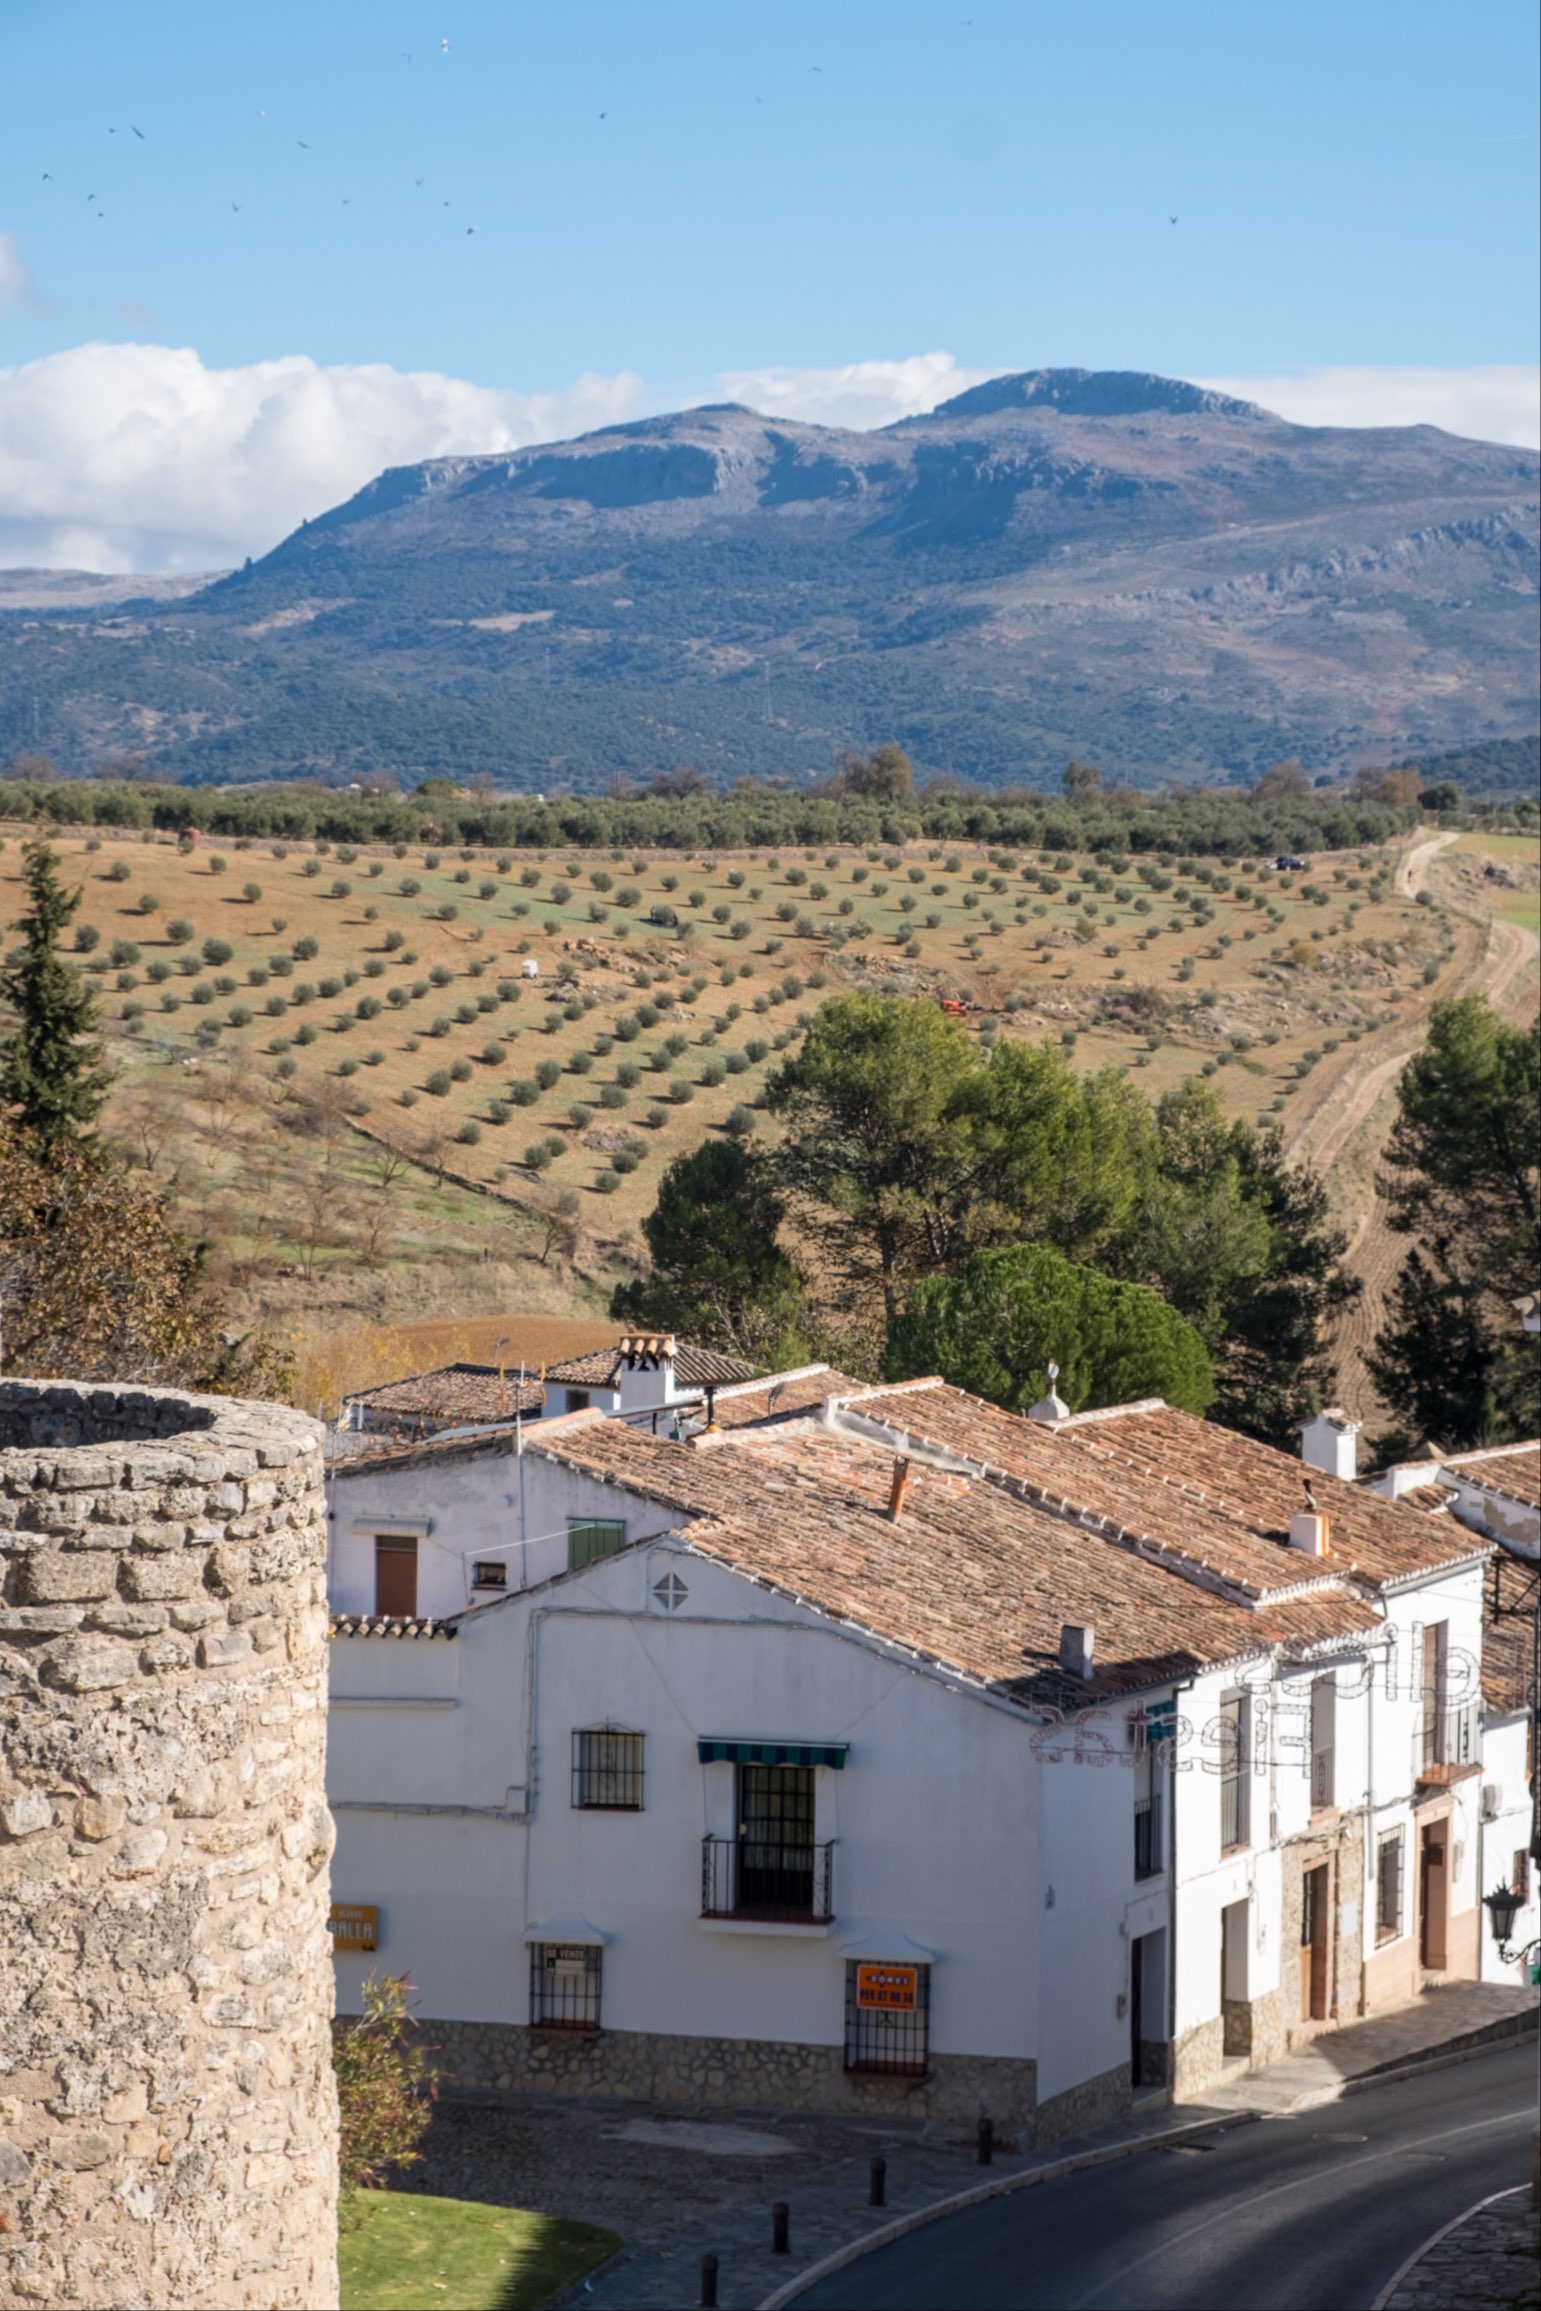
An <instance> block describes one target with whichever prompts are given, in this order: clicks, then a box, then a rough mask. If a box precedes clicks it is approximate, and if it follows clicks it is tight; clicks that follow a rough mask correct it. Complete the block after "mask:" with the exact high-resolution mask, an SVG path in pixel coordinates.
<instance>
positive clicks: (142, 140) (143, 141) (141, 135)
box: [128, 121, 150, 144]
mask: <svg viewBox="0 0 1541 2311" xmlns="http://www.w3.org/2000/svg"><path fill="white" fill-rule="evenodd" d="M128 125H129V127H130V128H133V129H134V134H135V136H137V137H138V139H139V141H140V143H141V144H148V143H149V141H150V140H149V138H148V137H147V136H146V135H145V133H144V130H143V129H142V128H134V124H133V122H132V121H130V122H129V124H128Z"/></svg>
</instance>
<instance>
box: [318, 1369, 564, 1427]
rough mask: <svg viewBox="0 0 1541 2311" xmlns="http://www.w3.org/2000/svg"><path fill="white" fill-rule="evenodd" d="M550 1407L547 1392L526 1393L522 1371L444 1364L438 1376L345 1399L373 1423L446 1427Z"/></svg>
mask: <svg viewBox="0 0 1541 2311" xmlns="http://www.w3.org/2000/svg"><path fill="white" fill-rule="evenodd" d="M545 1401H546V1399H545V1394H544V1391H543V1390H542V1389H541V1388H539V1387H538V1386H537V1385H536V1384H535V1383H534V1382H533V1381H527V1382H526V1383H525V1384H524V1385H523V1386H522V1387H521V1385H520V1381H519V1375H518V1373H517V1371H515V1372H512V1373H510V1372H509V1371H508V1370H507V1368H506V1367H505V1368H504V1370H503V1373H502V1375H501V1377H500V1375H499V1370H498V1367H497V1365H495V1364H442V1365H440V1366H439V1368H438V1370H437V1371H434V1372H415V1373H413V1374H412V1375H411V1377H410V1378H409V1379H406V1380H388V1381H386V1382H385V1383H384V1385H383V1386H382V1387H380V1388H361V1389H358V1390H356V1391H355V1392H354V1394H353V1395H351V1396H347V1397H344V1399H343V1402H344V1403H345V1404H357V1405H359V1406H361V1407H362V1409H363V1411H364V1413H365V1415H366V1417H367V1418H368V1419H369V1420H370V1421H371V1422H372V1423H373V1422H380V1423H385V1422H389V1421H394V1420H399V1421H401V1422H402V1423H403V1424H406V1423H410V1422H414V1421H417V1422H424V1421H432V1422H434V1423H435V1424H437V1425H439V1426H442V1427H449V1426H458V1425H459V1424H460V1423H461V1422H463V1421H472V1420H500V1419H506V1418H507V1417H508V1415H509V1414H510V1413H512V1412H539V1411H540V1409H541V1407H542V1406H543V1405H544V1403H545Z"/></svg>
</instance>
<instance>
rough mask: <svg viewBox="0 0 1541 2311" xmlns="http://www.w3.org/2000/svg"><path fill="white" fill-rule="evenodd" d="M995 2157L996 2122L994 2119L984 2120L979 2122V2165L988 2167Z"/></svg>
mask: <svg viewBox="0 0 1541 2311" xmlns="http://www.w3.org/2000/svg"><path fill="white" fill-rule="evenodd" d="M994 2157H995V2122H994V2120H993V2119H988V2118H982V2119H981V2120H980V2122H979V2163H980V2165H981V2166H982V2167H987V2166H989V2165H990V2163H991V2161H992V2160H993V2159H994Z"/></svg>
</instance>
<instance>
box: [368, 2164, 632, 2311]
mask: <svg viewBox="0 0 1541 2311" xmlns="http://www.w3.org/2000/svg"><path fill="white" fill-rule="evenodd" d="M619 2245H620V2240H619V2239H618V2238H617V2237H616V2235H615V2233H614V2232H613V2231H601V2230H598V2229H596V2228H595V2226H594V2225H593V2224H592V2223H568V2222H563V2221H561V2220H560V2219H559V2218H558V2217H557V2216H555V2215H532V2214H527V2213H525V2212H524V2211H523V2210H522V2209H520V2208H517V2207H488V2206H484V2205H482V2203H481V2202H480V2201H479V2200H475V2199H431V2198H425V2197H420V2196H419V2195H418V2194H417V2193H416V2192H413V2191H360V2192H359V2193H358V2195H357V2197H356V2198H355V2199H354V2200H353V2202H352V2205H351V2206H350V2207H348V2208H347V2209H345V2211H344V2214H343V2219H342V2224H341V2229H340V2233H339V2237H338V2242H337V2260H338V2265H339V2270H340V2275H341V2282H342V2284H341V2294H342V2311H423V2307H424V2306H425V2305H427V2304H434V2303H441V2304H443V2305H444V2307H445V2311H537V2306H538V2305H540V2304H542V2303H549V2302H550V2301H551V2298H552V2297H553V2296H554V2295H558V2294H560V2293H561V2291H562V2289H563V2288H564V2287H568V2286H571V2284H572V2282H573V2281H574V2280H575V2279H580V2278H582V2276H583V2274H584V2272H585V2271H591V2270H592V2269H593V2268H594V2266H595V2264H596V2263H602V2262H603V2261H604V2259H605V2257H606V2256H607V2255H611V2254H613V2253H614V2252H615V2249H616V2248H617V2247H618V2246H619Z"/></svg>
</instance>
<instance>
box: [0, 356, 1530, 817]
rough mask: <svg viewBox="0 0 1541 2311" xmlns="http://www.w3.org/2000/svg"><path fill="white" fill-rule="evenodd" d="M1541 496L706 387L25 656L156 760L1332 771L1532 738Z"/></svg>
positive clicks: (463, 767)
mask: <svg viewBox="0 0 1541 2311" xmlns="http://www.w3.org/2000/svg"><path fill="white" fill-rule="evenodd" d="M1538 494H1541V464H1538V460H1537V459H1536V457H1535V456H1534V455H1533V454H1532V453H1530V452H1528V451H1522V450H1516V449H1513V448H1510V447H1507V446H1505V445H1503V444H1495V443H1483V442H1474V441H1468V440H1466V439H1464V438H1463V437H1461V436H1458V435H1451V434H1446V433H1443V432H1441V431H1439V430H1438V429H1437V428H1433V427H1402V428H1398V427H1389V428H1377V429H1374V430H1373V431H1371V432H1368V433H1366V432H1361V431H1359V430H1358V429H1349V428H1332V427H1301V426H1295V425H1292V424H1290V423H1289V422H1288V421H1287V420H1285V419H1283V418H1280V417H1278V416H1276V415H1274V414H1273V413H1272V412H1270V411H1267V410H1265V409H1263V408H1261V407H1260V406H1258V405H1256V404H1254V403H1250V402H1244V401H1239V400H1236V399H1234V398H1233V397H1231V396H1228V395H1224V394H1217V393H1215V392H1213V391H1211V390H1210V389H1209V388H1205V387H1200V386H1194V385H1191V384H1188V383H1187V382H1185V381H1184V380H1181V379H1165V378H1160V377H1157V376H1155V375H1153V374H1150V373H1146V372H1142V371H1087V370H1074V369H1054V370H1036V371H1026V372H1021V373H1018V374H1013V375H1010V376H1006V377H1001V378H994V379H990V380H988V381H986V383H985V384H983V385H981V386H976V387H971V388H969V389H968V390H967V391H966V392H964V393H962V394H959V395H955V396H954V397H953V398H952V400H951V401H950V402H947V403H944V404H942V406H941V407H940V408H939V409H936V410H933V411H930V412H928V413H926V414H924V415H922V416H916V417H908V418H902V419H899V420H896V421H895V422H894V423H892V424H891V425H888V426H885V427H882V428H880V429H876V430H873V431H867V432H861V431H855V430H851V429H844V428H838V427H826V426H820V425H817V424H813V423H811V422H809V421H807V420H796V419H783V418H779V417H776V416H767V415H764V414H762V413H760V412H757V411H754V410H751V409H749V408H747V407H746V406H745V405H743V404H740V403H718V404H714V405H706V406H703V407H700V408H696V409H691V410H682V411H675V412H669V413H664V414H661V415H658V416H653V417H648V418H641V419H636V420H633V421H629V422H628V423H626V424H622V425H612V426H606V427H600V428H596V429H595V430H593V431H591V432H589V433H586V434H584V435H581V436H578V437H576V438H575V439H574V440H572V441H568V442H554V443H553V442H546V443H535V444H531V445H529V446H527V447H525V448H521V449H517V450H511V451H501V452H495V453H487V454H482V455H476V456H465V455H457V456H450V457H443V458H436V459H430V460H424V461H421V462H419V463H416V464H412V465H405V466H398V467H390V468H387V469H385V470H384V471H383V472H382V473H380V474H378V475H377V476H375V477H374V479H373V480H372V481H370V482H368V483H367V484H365V486H364V487H363V488H362V489H361V490H359V491H357V492H355V493H354V495H353V496H352V497H350V498H349V499H347V500H345V501H344V502H342V503H341V504H339V505H337V506H334V507H332V508H330V509H328V511H327V512H326V513H324V514H322V515H321V516H319V517H318V518H317V519H315V520H313V521H310V522H308V523H305V524H302V525H301V527H300V528H299V529H297V530H295V531H294V532H292V533H291V534H290V535H289V536H288V537H287V538H285V539H284V540H282V541H281V542H280V544H279V545H278V546H277V547H275V548H274V549H273V551H272V552H271V553H269V554H267V555H264V556H263V557H262V558H261V559H260V560H258V561H255V562H253V563H251V564H250V565H249V566H248V567H247V568H246V569H244V570H240V571H235V572H232V573H230V574H229V575H227V576H225V577H223V578H220V579H218V580H217V581H215V583H213V584H212V585H210V586H208V587H206V588H204V589H203V590H202V591H201V592H198V593H195V594H193V595H191V596H189V597H187V598H185V599H182V600H178V601H173V602H159V603H157V602H150V603H146V604H144V605H132V604H120V605H119V606H118V609H117V612H116V614H115V619H114V618H108V617H106V616H105V615H104V616H102V617H100V618H97V619H95V620H94V621H93V619H92V616H91V614H90V612H89V611H88V610H87V611H75V612H66V611H62V610H61V611H59V612H57V613H55V614H54V615H52V616H51V617H49V616H45V617H43V618H41V619H34V620H33V621H32V634H31V639H30V644H29V657H28V665H27V677H28V679H29V680H30V681H31V683H32V685H33V687H32V689H31V693H30V695H31V697H32V698H33V699H38V698H39V696H40V695H41V690H40V686H39V682H38V677H39V675H40V674H42V675H44V676H45V678H46V682H47V697H48V703H49V707H50V709H51V712H52V715H53V726H54V727H55V728H56V729H60V730H62V731H63V732H64V733H65V735H66V737H67V739H68V741H69V742H70V743H72V744H73V745H74V746H76V747H77V748H79V749H80V750H81V751H82V752H86V753H89V752H90V751H91V750H93V749H94V750H96V751H97V752H98V753H100V752H102V751H107V750H110V749H114V748H116V749H121V748H123V747H125V746H129V747H133V746H140V747H144V746H146V745H147V746H148V749H149V751H150V752H151V755H152V759H153V762H154V764H155V767H156V768H157V769H160V770H163V771H165V772H166V773H167V774H168V775H172V776H190V775H204V776H212V777H215V778H229V777H249V776H264V775H285V774H290V775H292V774H295V773H299V772H318V773H319V774H320V775H323V776H329V777H352V776H357V775H358V773H359V770H360V769H361V768H369V769H380V768H389V769H392V770H395V771H398V772H401V773H412V772H421V771H425V770H427V771H434V770H443V771H450V772H454V773H460V774H469V773H476V772H483V773H489V774H491V775H492V776H494V778H497V779H500V780H502V781H503V782H506V783H509V784H512V785H524V786H539V785H549V784H552V783H554V782H557V781H561V782H563V783H570V784H574V785H577V786H578V787H580V789H581V788H600V787H603V786H605V785H606V784H608V783H609V782H610V781H611V780H612V779H613V778H614V777H615V776H617V775H620V774H626V775H633V776H634V775H638V774H645V773H646V772H647V771H648V770H650V769H653V768H658V767H672V766H673V764H675V763H676V762H678V761H680V760H693V761H695V762H697V763H698V764H699V766H700V767H701V768H702V769H704V770H706V771H707V772H708V773H709V774H710V775H713V776H716V777H719V778H720V777H732V776H736V775H743V774H744V773H746V772H748V773H750V774H752V775H762V776H763V775H790V776H793V777H804V776H807V775H810V774H814V773H817V772H822V771H823V770H825V769H827V767H828V764H829V762H830V760H831V759H832V757H833V756H834V754H835V753H836V752H838V750H839V749H840V748H841V747H842V746H847V745H854V746H865V745H871V744H875V743H879V742H880V741H882V740H884V739H888V738H897V739H898V740H900V742H901V743H903V744H905V745H906V746H907V747H908V748H909V750H910V752H911V753H912V755H913V756H914V757H915V759H916V761H917V764H918V765H919V767H920V768H921V769H922V771H954V772H957V773H959V774H961V775H964V776H968V777H970V778H974V779H978V780H981V781H983V782H984V783H986V784H990V783H1003V782H1008V781H1011V780H1016V781H1019V782H1028V783H1041V782H1043V781H1046V780H1048V779H1050V778H1053V777H1055V776H1057V774H1058V771H1059V770H1060V769H1061V768H1062V767H1063V762H1064V758H1065V756H1066V754H1068V753H1069V752H1071V751H1078V752H1082V753H1092V754H1095V755H1097V756H1098V758H1099V759H1100V760H1101V761H1102V763H1103V766H1104V768H1105V769H1107V770H1108V771H1110V772H1112V773H1114V774H1116V775H1118V776H1120V777H1123V778H1126V779H1130V780H1132V781H1134V782H1135V783H1152V782H1156V781H1163V780H1166V779H1169V778H1172V777H1177V778H1194V777H1215V776H1225V775H1227V774H1235V775H1242V776H1247V775H1251V774H1253V773H1255V771H1256V770H1257V769H1258V768H1259V767H1261V766H1262V765H1263V764H1264V763H1265V762H1266V761H1268V760H1273V759H1276V758H1277V757H1278V756H1280V755H1284V754H1298V755H1300V756H1301V757H1302V759H1304V760H1305V761H1306V762H1307V764H1308V767H1310V768H1313V769H1316V770H1320V771H1332V770H1336V769H1339V768H1342V767H1344V766H1345V765H1347V764H1348V763H1350V762H1352V761H1354V760H1365V759H1379V760H1385V759H1387V758H1388V756H1395V755H1398V754H1404V755H1412V754H1416V753H1419V752H1424V751H1432V750H1437V749H1439V748H1443V747H1449V746H1458V745H1463V744H1469V743H1478V742H1480V741H1482V740H1484V739H1491V738H1497V737H1505V736H1512V735H1517V734H1519V733H1521V732H1522V731H1525V730H1529V729H1531V728H1533V727H1534V726H1535V723H1536V720H1537V718H1538V709H1537V701H1536V695H1535V676H1534V665H1533V659H1532V655H1531V648H1530V636H1529V618H1530V615H1531V614H1532V612H1533V605H1534V601H1535V598H1536V593H1537V574H1538V555H1537V498H1538ZM129 612H132V613H133V614H132V616H129V615H127V613H129ZM125 628H127V629H131V630H125ZM39 630H41V632H42V635H43V637H44V647H43V648H41V649H39V648H37V647H36V643H37V640H38V635H39ZM15 645H16V629H15V626H14V621H13V620H11V619H8V618H3V617H0V649H4V648H6V647H10V648H11V649H12V651H13V655H14V650H15ZM8 687H11V686H8ZM41 713H42V709H41V707H40V708H39V709H38V711H37V713H36V714H34V715H33V716H32V717H31V720H33V721H37V720H39V719H40V718H41ZM15 719H16V717H15V710H14V708H13V709H12V710H11V721H10V725H9V726H8V724H7V710H6V709H5V708H4V707H3V706H0V751H3V750H5V749H6V748H7V746H8V745H9V746H12V747H14V746H17V745H20V744H23V743H26V742H27V741H28V739H29V737H30V731H27V730H18V729H17V728H16V727H15ZM54 743H55V746H56V748H57V747H58V745H59V740H58V739H57V738H56V739H55V741H54Z"/></svg>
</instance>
